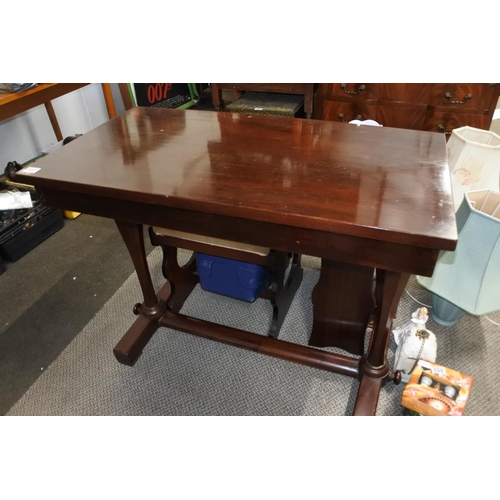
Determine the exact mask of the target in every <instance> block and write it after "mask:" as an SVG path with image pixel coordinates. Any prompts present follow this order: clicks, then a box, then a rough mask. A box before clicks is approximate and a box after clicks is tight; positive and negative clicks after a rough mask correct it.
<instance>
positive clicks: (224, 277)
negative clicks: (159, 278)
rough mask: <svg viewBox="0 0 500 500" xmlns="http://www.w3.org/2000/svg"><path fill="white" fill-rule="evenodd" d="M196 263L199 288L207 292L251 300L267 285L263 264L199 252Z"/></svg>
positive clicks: (267, 278)
mask: <svg viewBox="0 0 500 500" xmlns="http://www.w3.org/2000/svg"><path fill="white" fill-rule="evenodd" d="M196 264H197V268H198V274H199V276H200V284H201V288H203V290H207V291H209V292H215V293H219V294H221V295H226V296H228V297H233V298H235V299H240V300H244V301H246V302H253V301H254V300H255V299H256V298H257V297H258V296H259V295H260V294H261V293H262V291H263V290H265V289H266V288H267V287H268V286H269V284H268V280H269V271H268V269H267V267H265V266H259V265H257V264H249V263H247V262H241V261H239V260H232V259H224V258H222V257H216V256H214V255H208V254H205V253H199V252H198V253H197V254H196Z"/></svg>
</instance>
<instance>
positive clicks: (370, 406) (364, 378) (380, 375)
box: [354, 269, 410, 415]
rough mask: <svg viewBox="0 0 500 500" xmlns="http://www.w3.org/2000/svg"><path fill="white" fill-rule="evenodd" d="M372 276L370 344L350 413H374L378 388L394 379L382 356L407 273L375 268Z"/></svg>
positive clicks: (362, 360)
mask: <svg viewBox="0 0 500 500" xmlns="http://www.w3.org/2000/svg"><path fill="white" fill-rule="evenodd" d="M376 276H377V279H376V288H375V300H376V303H377V308H376V310H375V318H374V322H373V332H372V336H371V339H370V345H369V347H368V351H367V353H366V354H365V355H364V356H363V357H362V358H361V361H360V364H359V369H360V377H361V381H360V385H359V390H358V396H357V400H356V406H355V408H354V415H375V412H376V409H377V403H378V398H379V393H380V388H381V387H382V385H383V384H384V383H385V382H386V381H387V380H388V379H394V374H393V373H392V371H391V369H390V367H389V363H388V361H387V356H386V355H387V348H388V346H389V333H390V331H391V328H392V320H393V315H394V313H395V311H396V309H397V306H398V303H399V299H400V298H401V295H402V293H403V291H404V289H405V286H406V284H407V283H408V278H409V277H410V275H409V274H407V273H397V272H393V271H384V270H380V269H377V272H376ZM394 380H395V381H396V379H394Z"/></svg>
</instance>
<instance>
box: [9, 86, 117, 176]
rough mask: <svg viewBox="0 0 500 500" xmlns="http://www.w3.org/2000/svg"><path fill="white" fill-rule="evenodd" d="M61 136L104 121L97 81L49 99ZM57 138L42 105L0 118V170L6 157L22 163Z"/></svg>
mask: <svg viewBox="0 0 500 500" xmlns="http://www.w3.org/2000/svg"><path fill="white" fill-rule="evenodd" d="M112 91H113V97H114V102H115V108H116V112H117V114H120V113H121V112H123V111H124V106H123V102H122V100H121V97H120V94H119V91H118V85H117V84H112ZM52 105H53V107H54V111H55V113H56V116H57V121H58V122H59V127H60V128H61V133H62V136H63V137H67V136H68V135H73V134H84V133H86V132H88V131H89V130H92V129H93V128H95V127H97V126H98V125H101V124H102V123H104V122H106V121H107V120H108V119H109V118H108V112H107V109H106V103H105V101H104V95H103V93H102V87H101V84H100V83H92V84H90V85H87V86H86V87H83V88H81V89H78V90H75V91H74V92H71V93H70V94H66V95H64V96H62V97H59V98H57V99H54V100H53V101H52ZM56 142H57V139H56V136H55V134H54V131H53V129H52V125H51V124H50V120H49V117H48V115H47V112H46V110H45V106H43V105H41V106H38V107H36V108H33V109H30V110H28V111H26V112H24V113H21V114H19V115H17V116H15V117H13V118H9V119H8V120H4V121H1V122H0V172H3V169H4V168H5V167H6V165H7V163H8V162H9V161H13V160H15V161H17V162H19V163H21V164H22V163H25V162H26V161H28V160H31V159H32V158H34V157H36V156H38V155H39V154H40V153H41V152H42V151H43V150H45V149H47V148H48V147H50V146H51V145H53V144H55V143H56Z"/></svg>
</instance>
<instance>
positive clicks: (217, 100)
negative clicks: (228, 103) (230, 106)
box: [211, 83, 223, 111]
mask: <svg viewBox="0 0 500 500" xmlns="http://www.w3.org/2000/svg"><path fill="white" fill-rule="evenodd" d="M211 87H212V104H213V105H214V108H215V111H223V109H222V104H223V103H222V90H221V89H220V87H219V86H218V85H217V84H216V83H212V84H211Z"/></svg>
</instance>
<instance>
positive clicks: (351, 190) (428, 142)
mask: <svg viewBox="0 0 500 500" xmlns="http://www.w3.org/2000/svg"><path fill="white" fill-rule="evenodd" d="M33 166H34V167H36V168H39V169H40V170H38V171H37V172H36V173H32V174H26V173H24V171H21V172H19V173H18V175H17V176H16V180H19V181H21V182H26V183H31V184H35V185H36V187H41V188H44V187H50V188H54V189H60V190H61V189H64V190H68V191H72V192H75V193H84V194H98V195H99V196H104V197H110V198H117V199H123V200H127V201H137V202H143V203H148V204H153V205H157V206H166V207H173V208H180V209H190V210H196V211H200V212H204V213H212V214H218V215H225V216H231V217H238V218H243V219H251V220H256V221H262V222H270V223H277V224H281V225H285V226H292V227H298V228H310V229H317V230H321V231H328V232H335V233H338V234H346V235H352V236H363V237H365V238H371V239H375V240H380V241H387V242H392V243H403V244H406V245H416V246H419V247H426V248H431V249H439V250H445V249H450V250H452V249H454V248H455V245H456V240H457V232H456V224H455V213H454V208H453V199H452V190H451V182H450V175H449V167H448V164H447V161H446V148H445V139H444V137H443V135H442V134H437V133H431V132H423V131H415V130H406V129H394V128H384V127H370V126H360V127H358V126H355V125H346V124H343V123H334V122H328V121H318V120H304V119H293V118H286V117H269V116H265V117H264V116H256V115H246V114H231V113H216V112H207V111H196V110H175V109H155V108H134V109H131V110H129V111H127V112H126V113H123V114H122V115H120V116H117V117H116V118H114V119H113V120H110V121H109V122H106V123H104V124H103V125H101V126H100V127H97V128H96V129H94V130H92V131H90V132H88V133H87V134H85V135H83V136H82V137H80V138H79V139H78V140H76V141H73V142H71V143H69V144H68V145H66V146H64V147H63V148H61V149H59V150H58V151H56V152H54V153H52V154H51V155H49V156H47V157H45V158H42V159H40V160H38V161H37V162H36V164H34V165H33Z"/></svg>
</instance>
